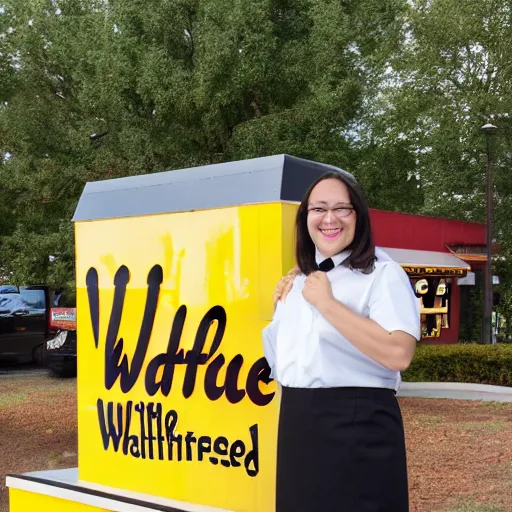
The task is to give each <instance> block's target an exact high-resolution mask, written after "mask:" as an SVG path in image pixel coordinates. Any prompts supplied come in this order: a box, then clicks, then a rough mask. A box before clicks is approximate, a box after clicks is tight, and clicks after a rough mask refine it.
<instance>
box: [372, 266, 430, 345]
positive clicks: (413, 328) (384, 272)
mask: <svg viewBox="0 0 512 512" xmlns="http://www.w3.org/2000/svg"><path fill="white" fill-rule="evenodd" d="M368 306H369V315H368V316H369V318H371V319H372V320H373V321H375V322H377V323H378V324H379V325H380V326H381V327H383V328H384V329H386V331H389V332H393V331H404V332H406V333H408V334H410V335H411V336H413V337H414V338H415V339H416V340H417V341H419V340H420V338H421V320H420V308H419V303H418V300H417V298H416V295H415V294H414V291H413V288H412V284H411V281H410V280H409V277H408V275H407V273H406V272H405V270H404V269H403V268H402V267H401V266H400V265H399V264H398V263H396V262H394V261H390V262H386V263H385V264H384V265H383V267H382V269H381V271H380V273H379V275H378V276H377V278H376V282H375V283H374V285H373V289H372V292H371V294H370V300H369V304H368Z"/></svg>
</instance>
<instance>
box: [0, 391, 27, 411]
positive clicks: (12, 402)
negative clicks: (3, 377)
mask: <svg viewBox="0 0 512 512" xmlns="http://www.w3.org/2000/svg"><path fill="white" fill-rule="evenodd" d="M27 401H28V396H27V394H26V393H22V392H20V391H11V392H9V393H2V394H0V409H1V408H4V407H13V406H16V405H20V404H23V403H25V402H27Z"/></svg>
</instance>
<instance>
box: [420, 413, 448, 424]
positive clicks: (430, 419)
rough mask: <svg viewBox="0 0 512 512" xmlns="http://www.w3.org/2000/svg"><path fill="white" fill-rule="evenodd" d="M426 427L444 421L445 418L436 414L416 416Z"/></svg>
mask: <svg viewBox="0 0 512 512" xmlns="http://www.w3.org/2000/svg"><path fill="white" fill-rule="evenodd" d="M416 419H417V420H418V422H419V423H421V424H422V425H423V426H424V427H432V426H435V425H440V424H441V423H443V421H444V420H443V418H442V417H441V416H437V415H436V414H419V415H418V416H417V418H416Z"/></svg>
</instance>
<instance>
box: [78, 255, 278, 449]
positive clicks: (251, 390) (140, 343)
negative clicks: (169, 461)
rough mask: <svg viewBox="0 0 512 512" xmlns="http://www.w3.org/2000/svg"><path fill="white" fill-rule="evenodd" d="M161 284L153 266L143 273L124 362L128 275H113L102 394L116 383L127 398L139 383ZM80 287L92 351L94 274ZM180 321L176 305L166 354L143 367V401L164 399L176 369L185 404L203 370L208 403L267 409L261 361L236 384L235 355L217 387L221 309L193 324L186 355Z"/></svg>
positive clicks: (238, 360)
mask: <svg viewBox="0 0 512 512" xmlns="http://www.w3.org/2000/svg"><path fill="white" fill-rule="evenodd" d="M162 280H163V271H162V267H161V266H160V265H155V266H153V267H152V268H151V270H150V271H149V274H148V278H147V284H148V289H147V295H146V304H145V307H144V314H143V319H142V324H141V328H140V331H139V337H138V340H137V345H136V348H135V352H134V354H133V358H132V360H131V362H130V361H129V359H128V355H127V354H123V349H124V341H123V338H118V335H119V326H120V325H121V318H122V314H123V307H124V301H125V296H126V288H127V285H128V283H129V281H130V271H129V270H128V268H127V267H126V266H124V265H123V266H121V267H120V268H119V269H118V270H117V272H116V274H115V276H114V299H113V302H112V310H111V313H110V319H109V323H108V329H107V335H106V340H105V388H106V389H111V388H112V387H113V386H114V384H115V383H116V381H117V380H118V379H119V383H120V387H121V391H122V392H123V393H128V392H129V391H130V390H131V389H132V388H133V386H134V385H135V383H136V382H137V380H138V379H139V377H140V373H141V370H142V366H143V364H144V359H145V357H146V354H147V351H148V346H149V340H150V338H151V333H152V330H153V324H154V320H155V315H156V310H157V305H158V297H159V294H160V286H161V284H162ZM86 284H87V293H88V297H89V310H90V317H91V325H92V328H93V333H94V343H95V346H96V347H98V345H99V293H98V273H97V271H96V269H94V268H91V269H89V271H88V272H87V277H86ZM186 316H187V308H186V306H184V305H182V306H180V307H179V308H178V310H177V312H176V315H175V317H174V319H173V322H172V327H171V332H170V335H169V341H168V344H167V351H166V352H165V353H162V354H158V355H157V356H155V357H154V358H153V359H152V360H151V361H150V362H149V363H148V366H147V369H146V372H145V375H144V384H145V388H146V392H147V393H148V395H149V396H154V395H155V394H156V393H158V391H160V392H161V393H162V395H163V396H168V395H169V393H170V392H171V389H172V384H173V378H174V369H175V367H176V365H185V367H186V369H185V377H184V380H183V385H182V393H183V396H184V397H185V398H189V397H190V396H191V395H192V393H193V392H194V389H195V385H196V380H197V369H198V367H199V366H206V372H205V379H204V391H205V394H206V396H207V397H208V399H209V400H212V401H215V400H218V399H219V398H220V397H221V396H222V395H225V396H226V399H227V400H228V401H229V402H230V403H233V404H236V403H238V402H240V401H241V400H243V399H244V397H245V396H248V397H249V399H250V400H251V402H253V403H254V404H256V405H258V406H265V405H268V404H269V403H270V402H271V401H272V399H273V398H274V394H275V393H274V392H272V393H263V392H262V391H261V389H260V383H261V382H263V383H265V384H268V383H269V382H270V379H269V375H270V369H269V368H268V364H267V362H266V360H265V358H263V357H262V358H260V359H258V360H257V361H256V362H255V363H254V364H253V365H252V366H251V368H250V369H249V372H248V376H247V379H246V382H245V383H240V382H239V380H240V373H241V370H242V367H243V364H244V359H243V356H242V355H241V354H237V355H235V356H234V358H233V359H232V360H231V361H230V362H229V363H228V366H227V368H226V378H225V381H224V382H223V383H222V382H220V383H219V382H218V377H219V373H220V370H221V368H222V367H223V366H224V364H226V359H225V357H224V355H223V354H222V353H219V354H217V352H218V351H219V350H220V348H221V344H222V339H223V337H224V333H225V330H226V325H227V318H226V312H225V310H224V308H222V307H221V306H213V307H212V308H211V309H210V310H209V311H207V313H206V314H205V316H204V317H203V319H202V320H201V322H200V323H199V327H198V329H197V332H196V336H195V339H194V344H193V346H192V349H191V350H188V351H187V352H186V353H185V351H184V350H183V349H180V348H179V347H180V341H181V336H182V333H183V328H184V325H185V320H186ZM212 328H214V329H215V332H214V335H213V341H212V345H211V347H210V349H209V350H208V352H206V351H205V344H206V340H207V338H208V334H209V332H210V329H212ZM161 368H163V371H162V372H160V369H161ZM160 374H161V378H160V379H159V380H158V378H157V375H160ZM135 411H136V412H138V413H139V415H140V416H141V417H142V415H143V414H144V413H143V411H142V410H141V406H140V405H139V406H136V407H135ZM130 414H131V412H130ZM148 414H149V413H148ZM151 414H153V412H151ZM141 421H142V420H141ZM165 428H168V425H167V422H165ZM166 435H167V434H166ZM148 436H149V437H152V436H153V432H152V431H151V432H148ZM157 439H158V434H157ZM180 439H181V438H180ZM176 442H178V441H176ZM181 442H182V441H181V440H180V441H179V443H180V449H179V456H181ZM130 450H131V448H130ZM162 450H163V448H162ZM159 454H160V451H159ZM140 455H141V457H143V458H145V456H146V453H145V451H144V450H143V448H142V447H141V451H140ZM150 455H152V454H150Z"/></svg>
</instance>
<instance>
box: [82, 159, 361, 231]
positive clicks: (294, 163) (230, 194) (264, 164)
mask: <svg viewBox="0 0 512 512" xmlns="http://www.w3.org/2000/svg"><path fill="white" fill-rule="evenodd" d="M333 170H335V171H338V172H341V173H344V174H346V175H347V176H348V177H351V178H353V176H352V175H351V174H349V173H347V172H345V171H342V170H341V169H338V168H337V167H333V166H330V165H326V164H320V163H317V162H312V161H310V160H304V159H302V158H296V157H293V156H289V155H275V156H268V157H263V158H254V159H250V160H242V161H238V162H227V163H222V164H214V165H205V166H202V167H194V168H191V169H180V170H176V171H167V172H161V173H155V174H146V175H143V176H132V177H128V178H119V179H114V180H107V181H95V182H91V183H87V184H86V186H85V188H84V191H83V193H82V196H81V197H80V200H79V202H78V205H77V208H76V211H75V215H74V217H73V220H74V221H87V220H99V219H112V218H119V217H135V216H137V217H138V216H143V215H154V214H159V213H173V212H184V211H192V210H204V209H211V208H222V207H227V206H238V205H243V204H254V203H268V202H277V201H301V200H302V198H303V196H304V193H305V192H306V190H307V189H308V187H309V186H310V185H311V183H312V182H313V181H315V180H316V179H317V178H318V177H319V176H321V175H322V174H325V173H326V172H329V171H333Z"/></svg>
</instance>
